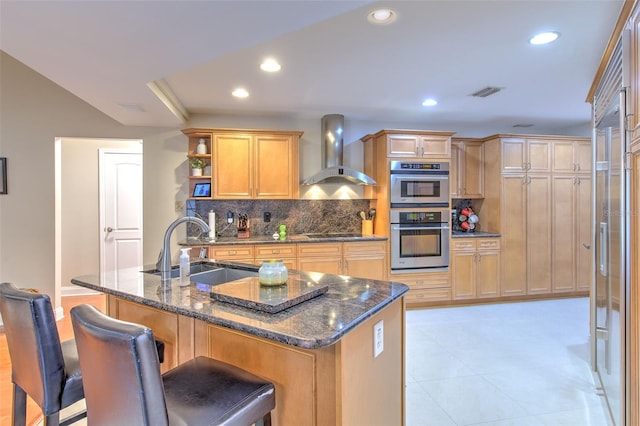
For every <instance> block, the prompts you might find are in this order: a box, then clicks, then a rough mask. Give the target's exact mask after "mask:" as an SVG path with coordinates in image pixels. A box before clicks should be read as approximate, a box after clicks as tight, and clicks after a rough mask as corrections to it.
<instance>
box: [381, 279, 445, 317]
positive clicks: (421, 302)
mask: <svg viewBox="0 0 640 426" xmlns="http://www.w3.org/2000/svg"><path fill="white" fill-rule="evenodd" d="M389 281H395V282H399V283H403V284H406V285H408V286H409V292H408V293H407V294H405V296H404V300H405V302H406V304H407V307H408V308H417V307H421V306H429V305H434V304H437V303H438V302H448V301H450V300H451V284H450V279H449V271H438V272H424V273H416V274H414V273H412V274H390V275H389Z"/></svg>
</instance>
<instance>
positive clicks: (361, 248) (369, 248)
mask: <svg viewBox="0 0 640 426" xmlns="http://www.w3.org/2000/svg"><path fill="white" fill-rule="evenodd" d="M386 247H387V242H386V241H364V242H357V243H344V248H343V250H344V255H345V256H348V255H351V254H370V253H386V252H387V248H386Z"/></svg>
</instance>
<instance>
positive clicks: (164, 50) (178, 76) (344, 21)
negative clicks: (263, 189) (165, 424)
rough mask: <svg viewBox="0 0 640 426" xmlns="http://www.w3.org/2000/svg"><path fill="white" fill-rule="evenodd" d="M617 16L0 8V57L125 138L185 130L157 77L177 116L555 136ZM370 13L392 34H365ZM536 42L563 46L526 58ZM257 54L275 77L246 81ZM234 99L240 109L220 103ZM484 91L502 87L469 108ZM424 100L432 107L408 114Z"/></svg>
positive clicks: (200, 4)
mask: <svg viewBox="0 0 640 426" xmlns="http://www.w3.org/2000/svg"><path fill="white" fill-rule="evenodd" d="M622 3H623V2H622V1H621V0H567V1H563V0H551V1H542V0H533V1H527V0H510V1H501V0H489V1H484V0H472V1H458V0H444V1H416V0H414V1H399V0H392V1H386V2H368V1H347V0H345V1H312V0H297V1H293V0H289V1H271V0H262V1H243V0H236V1H92V0H85V1H56V0H53V1H52V0H49V1H12V0H0V27H1V29H0V48H1V49H2V50H4V51H5V52H6V53H8V54H9V55H11V56H13V57H15V58H16V59H18V60H19V61H21V62H23V63H24V64H26V65H27V66H29V67H31V68H33V69H34V70H36V71H37V72H39V73H40V74H42V75H44V76H45V77H47V78H49V79H51V80H52V81H54V82H55V83H57V84H58V85H60V86H62V87H63V88H65V89H67V90H68V91H69V92H71V93H73V94H75V95H76V96H78V97H79V98H81V99H83V100H85V101H86V102H88V103H89V104H91V105H93V106H94V107H95V108H97V109H99V110H100V111H102V112H104V113H105V114H107V115H109V116H110V117H112V118H113V119H115V120H117V121H119V122H121V123H123V124H125V125H140V126H163V127H164V126H170V127H174V126H175V127H179V126H180V125H182V124H183V123H182V122H181V121H180V120H178V118H177V117H176V116H175V115H174V114H172V113H171V112H170V111H169V109H167V108H166V107H165V106H164V104H163V103H162V102H160V100H159V99H158V98H157V97H156V96H155V95H154V94H153V93H152V92H151V90H150V89H149V88H148V87H147V83H149V82H152V81H156V80H164V81H165V82H166V83H168V85H169V87H170V88H171V89H172V91H173V92H174V93H175V95H176V97H177V98H178V100H179V102H180V103H182V104H183V105H184V107H185V108H186V109H187V111H188V112H189V113H190V114H196V113H207V114H220V113H223V114H241V115H248V114H250V115H256V114H259V115H266V114H269V115H284V116H290V117H296V116H301V117H317V118H319V117H321V116H322V115H324V114H330V113H335V114H344V115H345V117H346V118H348V119H352V120H363V121H381V122H402V123H415V124H417V125H420V126H421V127H424V128H431V129H438V130H456V129H458V128H461V127H464V128H468V127H475V128H477V129H481V130H480V131H481V132H483V133H484V134H490V133H497V132H518V133H522V132H524V133H567V132H571V129H573V128H579V127H582V128H584V127H585V126H587V125H588V123H589V121H590V117H591V114H590V107H589V104H587V103H586V102H585V98H586V95H587V92H588V90H589V87H590V85H591V83H592V80H593V77H594V75H595V72H596V69H597V67H598V64H599V62H600V58H601V56H602V53H603V51H604V48H605V45H606V43H607V40H608V39H609V36H610V34H611V31H612V29H613V27H614V25H615V22H616V19H617V16H618V14H619V11H620V8H621V6H622ZM380 6H390V7H392V8H393V9H394V10H396V12H397V15H398V19H397V21H396V22H395V23H394V24H392V25H388V26H373V25H371V24H369V23H368V22H367V19H366V15H367V12H369V11H370V10H372V9H374V8H377V7H380ZM540 30H556V31H559V32H560V33H561V36H560V38H559V39H558V41H556V42H555V43H554V44H551V45H547V46H531V45H529V44H528V43H527V39H528V38H529V37H530V36H531V35H533V34H534V33H536V32H538V31H540ZM267 56H273V57H276V58H277V59H278V60H279V61H280V62H281V64H282V71H281V72H280V73H278V74H266V73H264V72H262V71H260V69H259V67H258V66H259V64H260V62H261V61H262V59H264V58H265V57H267ZM237 86H243V87H245V88H246V89H247V90H249V92H250V93H251V96H250V97H249V98H247V99H242V100H241V99H237V98H233V97H232V96H231V91H232V90H233V89H234V88H235V87H237ZM486 86H498V87H504V90H503V91H501V92H499V93H498V94H496V95H493V96H490V97H488V98H475V97H471V96H469V95H470V94H471V93H473V92H475V91H477V90H479V89H482V88H483V87H486ZM428 96H431V97H435V98H437V99H438V101H439V105H438V106H436V107H433V108H425V107H422V106H421V105H420V104H421V102H422V100H423V99H424V98H425V97H428ZM123 104H124V105H137V106H139V107H140V108H141V109H142V110H143V111H132V110H131V109H130V108H125V107H122V105H123ZM516 124H533V127H529V128H526V129H520V128H514V127H513V126H514V125H516Z"/></svg>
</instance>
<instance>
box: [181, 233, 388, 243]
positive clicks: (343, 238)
mask: <svg viewBox="0 0 640 426" xmlns="http://www.w3.org/2000/svg"><path fill="white" fill-rule="evenodd" d="M309 235H312V236H313V237H310V236H309ZM387 239H388V238H387V237H384V236H379V235H366V236H364V235H359V234H342V233H336V234H323V235H322V236H320V235H318V234H291V235H287V238H286V239H284V240H280V239H277V240H274V239H273V237H272V236H271V235H260V236H255V237H254V236H251V237H249V238H237V237H218V238H216V239H215V241H212V240H210V239H208V238H203V239H200V238H188V239H186V240H182V241H180V242H179V243H178V244H179V245H181V246H203V245H217V244H219V245H227V244H290V243H329V242H338V243H343V242H345V243H346V242H358V241H386V240H387Z"/></svg>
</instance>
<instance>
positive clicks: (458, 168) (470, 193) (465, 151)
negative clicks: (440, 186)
mask: <svg viewBox="0 0 640 426" xmlns="http://www.w3.org/2000/svg"><path fill="white" fill-rule="evenodd" d="M449 188H450V190H451V198H484V145H483V144H482V142H481V141H476V140H465V139H452V140H451V169H450V179H449Z"/></svg>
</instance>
